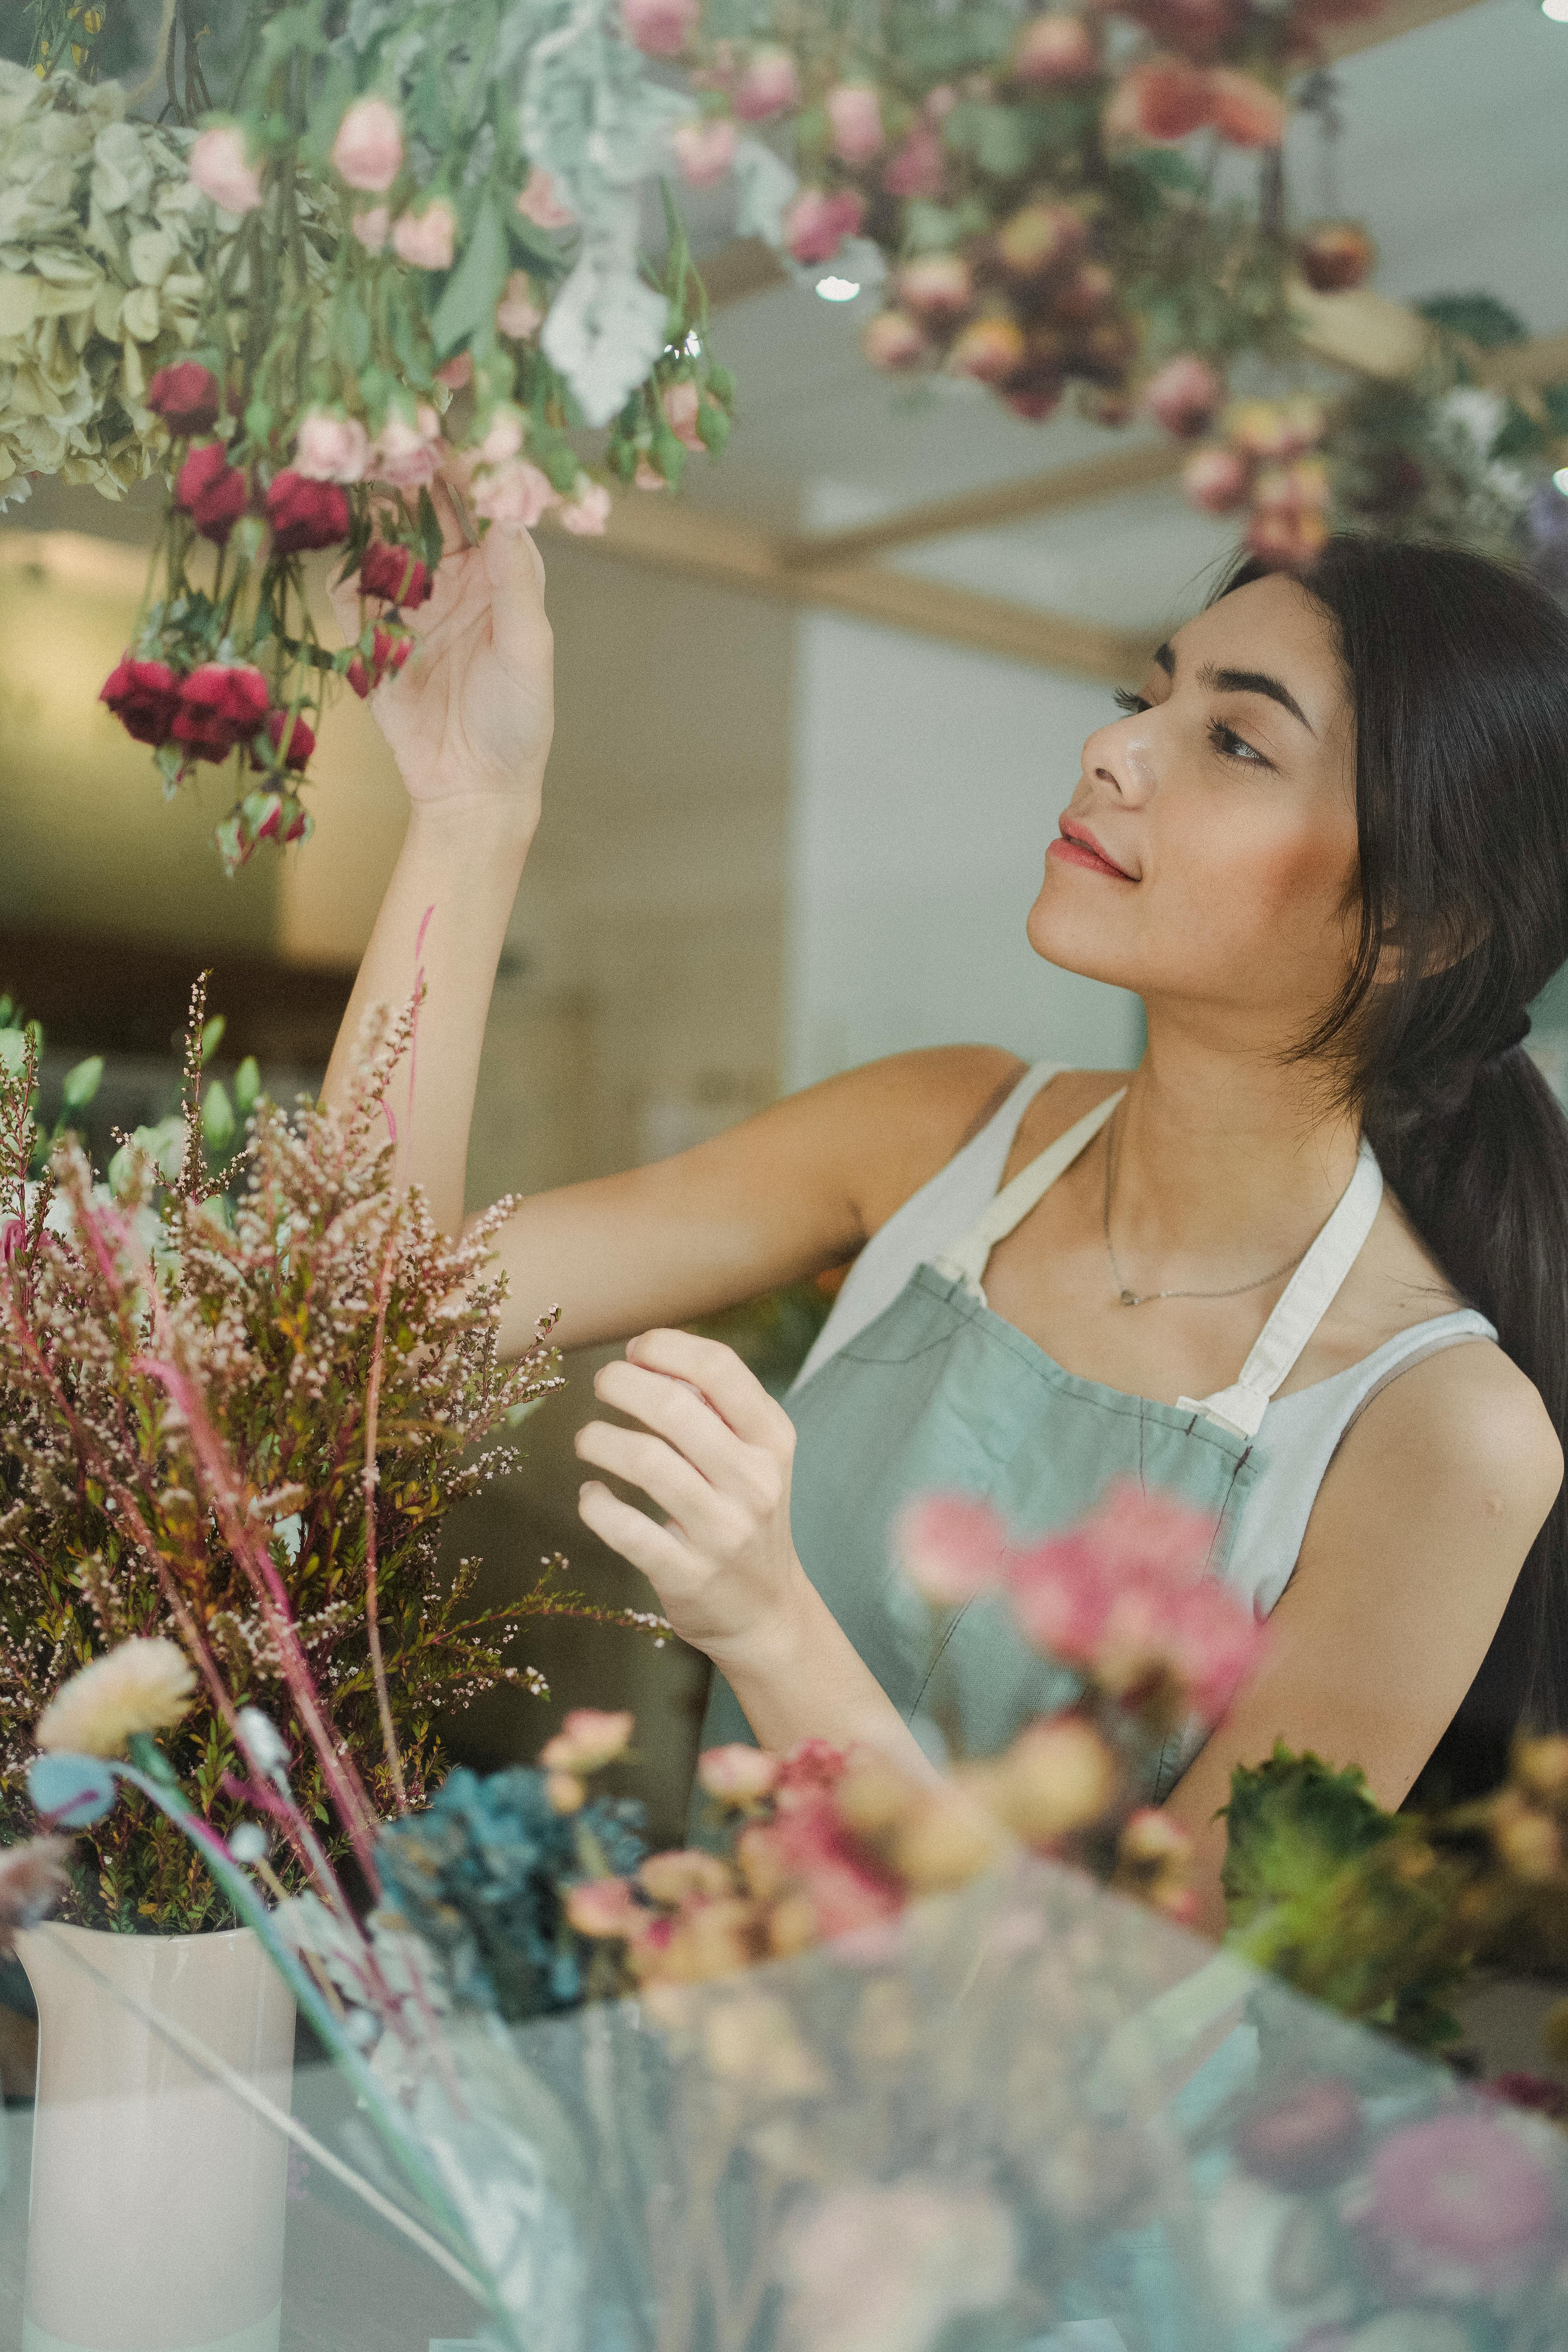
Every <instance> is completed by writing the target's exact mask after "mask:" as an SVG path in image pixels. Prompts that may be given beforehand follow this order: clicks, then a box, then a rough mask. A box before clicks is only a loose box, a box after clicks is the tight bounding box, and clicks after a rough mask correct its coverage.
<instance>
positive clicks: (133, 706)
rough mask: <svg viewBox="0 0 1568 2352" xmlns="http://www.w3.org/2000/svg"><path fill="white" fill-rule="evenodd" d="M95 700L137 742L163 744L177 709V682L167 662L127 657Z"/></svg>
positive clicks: (111, 673) (104, 684) (178, 684)
mask: <svg viewBox="0 0 1568 2352" xmlns="http://www.w3.org/2000/svg"><path fill="white" fill-rule="evenodd" d="M99 700H100V702H107V703H108V705H109V707H110V710H112V711H113V713H114V715H115V717H116V719H119V721H120V723H121V726H122V727H123V728H124V730H125V731H126V733H127V734H128V735H130V736H132V737H133V738H134V739H135V740H136V741H137V742H138V743H166V742H167V741H168V740H169V738H170V736H171V734H172V733H173V731H174V713H175V712H176V711H177V710H178V709H179V707H180V681H179V679H178V678H177V677H175V676H174V671H173V670H172V669H171V668H170V667H169V665H168V663H167V662H160V661H133V660H132V657H131V656H130V655H129V654H127V655H126V656H125V658H124V659H123V661H121V664H120V667H119V668H118V669H116V670H113V671H111V672H110V676H109V677H107V678H105V680H104V682H103V688H102V691H101V692H100V695H99Z"/></svg>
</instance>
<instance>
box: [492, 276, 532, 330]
mask: <svg viewBox="0 0 1568 2352" xmlns="http://www.w3.org/2000/svg"><path fill="white" fill-rule="evenodd" d="M543 324H544V313H543V311H542V310H541V309H540V307H539V304H538V303H537V301H536V300H535V299H534V287H533V280H532V278H531V277H530V276H529V274H528V272H527V270H526V269H514V270H513V271H512V273H511V276H510V278H508V279H507V281H506V285H505V288H504V289H503V290H502V293H501V298H500V301H499V302H498V303H497V304H496V327H497V329H498V331H499V332H500V333H501V334H503V335H510V337H511V338H512V340H513V341H514V342H519V343H521V342H523V341H526V339H527V338H528V337H529V336H530V335H534V334H537V333H538V331H539V330H540V328H541V327H542V325H543Z"/></svg>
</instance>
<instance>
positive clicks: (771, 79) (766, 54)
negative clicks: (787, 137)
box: [735, 48, 800, 122]
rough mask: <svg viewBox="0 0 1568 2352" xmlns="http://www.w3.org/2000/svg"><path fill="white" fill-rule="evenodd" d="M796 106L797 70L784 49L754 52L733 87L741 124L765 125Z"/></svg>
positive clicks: (797, 96)
mask: <svg viewBox="0 0 1568 2352" xmlns="http://www.w3.org/2000/svg"><path fill="white" fill-rule="evenodd" d="M799 104H800V71H799V68H797V66H796V64H795V59H794V58H792V57H791V55H790V53H789V51H788V50H787V49H772V48H769V49H755V50H753V51H752V55H751V57H750V58H748V59H747V60H746V65H745V68H744V70H743V71H742V75H741V79H740V80H739V81H738V82H737V83H736V85H735V111H736V113H737V114H738V115H739V116H740V118H741V120H742V122H765V121H767V120H768V118H769V116H770V115H773V114H783V113H784V111H785V110H787V109H788V108H790V107H792V106H798V105H799Z"/></svg>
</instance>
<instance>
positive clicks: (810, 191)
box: [784, 188, 865, 269]
mask: <svg viewBox="0 0 1568 2352" xmlns="http://www.w3.org/2000/svg"><path fill="white" fill-rule="evenodd" d="M864 211H865V206H864V205H863V204H862V203H861V200H860V198H859V196H858V194H856V192H855V190H854V189H853V188H839V189H837V190H836V191H835V192H834V194H832V195H829V194H828V193H827V191H826V188H802V190H801V191H800V194H798V195H797V196H796V197H795V202H794V203H793V204H792V205H790V207H789V209H788V211H787V212H786V213H785V214H784V236H785V240H786V242H787V244H788V246H789V249H790V251H791V253H792V254H793V255H794V256H795V259H796V260H797V261H798V262H801V263H803V264H804V265H805V268H808V269H809V268H814V267H815V266H816V264H817V263H818V262H822V261H831V260H832V258H833V257H834V255H835V254H836V253H837V250H838V248H839V247H840V246H841V245H842V244H843V242H844V240H845V238H846V237H847V236H854V235H855V233H856V231H857V230H858V227H859V226H860V221H861V216H862V215H863V213H864Z"/></svg>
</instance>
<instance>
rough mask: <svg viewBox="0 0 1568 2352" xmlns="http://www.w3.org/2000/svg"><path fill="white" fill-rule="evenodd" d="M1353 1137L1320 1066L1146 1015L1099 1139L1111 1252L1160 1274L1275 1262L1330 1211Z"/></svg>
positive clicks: (1353, 1128) (1235, 1269)
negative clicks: (1145, 1031) (1118, 1101)
mask: <svg viewBox="0 0 1568 2352" xmlns="http://www.w3.org/2000/svg"><path fill="white" fill-rule="evenodd" d="M1360 1141H1361V1136H1360V1124H1359V1121H1358V1119H1357V1118H1356V1117H1355V1115H1354V1113H1353V1112H1347V1111H1345V1110H1344V1109H1343V1108H1340V1107H1338V1106H1336V1105H1335V1103H1334V1101H1333V1098H1332V1090H1331V1086H1330V1084H1329V1083H1328V1081H1327V1079H1326V1077H1325V1075H1324V1073H1323V1071H1322V1069H1321V1067H1320V1066H1316V1065H1314V1064H1312V1063H1304V1062H1288V1061H1282V1060H1281V1057H1280V1054H1279V1047H1278V1046H1273V1047H1270V1046H1268V1045H1263V1044H1261V1043H1260V1044H1259V1045H1258V1046H1257V1047H1256V1048H1242V1049H1240V1050H1238V1049H1237V1045H1236V1044H1235V1043H1234V1042H1232V1041H1230V1040H1228V1039H1227V1040H1226V1041H1225V1042H1224V1043H1221V1042H1220V1041H1218V1040H1217V1039H1214V1038H1211V1037H1210V1036H1208V1035H1207V1034H1205V1031H1204V1029H1203V1027H1202V1026H1200V1025H1199V1024H1194V1022H1192V1021H1191V1020H1190V1019H1184V1018H1180V1017H1173V1016H1169V1015H1166V1016H1161V1015H1160V1014H1158V1013H1151V1017H1150V1023H1149V1044H1148V1047H1147V1049H1146V1051H1145V1053H1144V1055H1143V1059H1142V1062H1141V1063H1140V1065H1139V1066H1138V1068H1137V1069H1136V1070H1135V1071H1134V1073H1133V1074H1132V1076H1131V1079H1130V1080H1129V1083H1128V1088H1127V1099H1126V1100H1125V1102H1124V1103H1122V1105H1121V1108H1120V1109H1119V1110H1118V1112H1117V1114H1116V1118H1115V1121H1114V1125H1113V1129H1112V1134H1111V1139H1110V1153H1111V1167H1112V1175H1113V1180H1114V1181H1113V1188H1112V1195H1111V1208H1112V1214H1113V1217H1114V1220H1115V1230H1116V1241H1117V1247H1118V1250H1119V1252H1120V1253H1121V1254H1122V1255H1126V1256H1128V1257H1130V1258H1133V1259H1136V1260H1138V1261H1139V1263H1140V1264H1141V1265H1142V1268H1143V1272H1144V1276H1145V1278H1146V1279H1147V1278H1152V1277H1154V1276H1157V1278H1158V1279H1159V1281H1160V1282H1161V1283H1162V1284H1163V1283H1165V1282H1171V1283H1174V1282H1176V1281H1178V1280H1181V1279H1184V1278H1187V1277H1190V1279H1191V1280H1192V1281H1193V1282H1194V1285H1196V1284H1198V1283H1200V1282H1202V1281H1203V1280H1204V1279H1205V1276H1211V1275H1212V1276H1213V1278H1214V1279H1215V1281H1219V1280H1221V1279H1222V1278H1223V1277H1224V1276H1226V1275H1229V1274H1237V1275H1238V1276H1239V1275H1240V1274H1245V1272H1246V1271H1247V1266H1250V1265H1251V1264H1252V1261H1253V1259H1254V1258H1255V1257H1256V1258H1261V1259H1266V1260H1268V1262H1269V1263H1270V1264H1272V1262H1273V1259H1274V1258H1275V1257H1279V1258H1280V1259H1282V1260H1283V1259H1284V1258H1287V1257H1289V1255H1290V1254H1291V1252H1292V1251H1294V1250H1300V1249H1302V1248H1304V1247H1305V1246H1306V1244H1307V1243H1308V1242H1310V1239H1311V1237H1312V1235H1313V1234H1315V1233H1316V1232H1317V1230H1318V1228H1319V1227H1320V1226H1321V1224H1322V1223H1323V1221H1324V1219H1325V1218H1326V1217H1327V1216H1328V1214H1329V1213H1330V1211H1331V1209H1332V1208H1333V1206H1334V1203H1335V1202H1336V1201H1338V1199H1339V1197H1340V1195H1341V1193H1342V1192H1343V1191H1344V1189H1345V1186H1346V1185H1347V1184H1348V1183H1349V1182H1350V1180H1351V1177H1352V1173H1353V1172H1354V1169H1355V1163H1356V1154H1357V1151H1358V1150H1359V1149H1360ZM1243 1257H1245V1259H1246V1260H1247V1265H1246V1266H1243V1265H1241V1264H1240V1260H1241V1258H1243Z"/></svg>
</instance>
